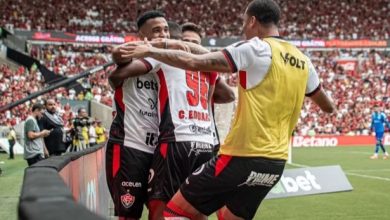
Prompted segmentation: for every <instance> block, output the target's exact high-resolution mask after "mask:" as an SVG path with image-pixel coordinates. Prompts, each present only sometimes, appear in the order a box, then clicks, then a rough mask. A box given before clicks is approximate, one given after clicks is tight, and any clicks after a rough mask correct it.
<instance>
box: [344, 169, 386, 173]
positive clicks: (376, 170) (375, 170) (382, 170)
mask: <svg viewBox="0 0 390 220" xmlns="http://www.w3.org/2000/svg"><path fill="white" fill-rule="evenodd" d="M386 171H390V169H373V170H345V172H386Z"/></svg>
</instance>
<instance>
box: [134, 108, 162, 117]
mask: <svg viewBox="0 0 390 220" xmlns="http://www.w3.org/2000/svg"><path fill="white" fill-rule="evenodd" d="M139 114H140V115H142V116H146V117H149V118H157V117H158V115H157V112H150V111H144V110H142V109H140V110H139Z"/></svg>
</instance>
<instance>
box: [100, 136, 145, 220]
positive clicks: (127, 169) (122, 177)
mask: <svg viewBox="0 0 390 220" xmlns="http://www.w3.org/2000/svg"><path fill="white" fill-rule="evenodd" d="M152 158H153V155H152V154H150V153H146V152H143V151H140V150H137V149H134V148H130V147H124V146H123V145H120V144H115V143H112V142H107V150H106V175H107V176H106V177H107V183H108V188H109V191H110V194H111V197H112V200H113V202H114V208H115V216H121V217H128V218H140V217H141V215H142V210H143V206H144V204H145V202H146V201H147V186H148V174H149V169H150V165H151V163H152Z"/></svg>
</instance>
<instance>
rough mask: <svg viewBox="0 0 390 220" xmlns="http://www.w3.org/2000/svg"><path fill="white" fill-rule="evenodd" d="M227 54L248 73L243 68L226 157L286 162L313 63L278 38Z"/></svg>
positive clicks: (255, 40)
mask: <svg viewBox="0 0 390 220" xmlns="http://www.w3.org/2000/svg"><path fill="white" fill-rule="evenodd" d="M240 47H242V48H243V49H242V50H246V51H241V52H240V51H239V50H240V49H237V48H240ZM245 47H247V48H245ZM248 50H251V51H249V52H247V51H248ZM224 52H225V55H226V56H227V57H233V58H231V63H235V65H238V66H244V68H243V69H238V70H239V101H238V108H237V111H236V115H235V119H234V122H233V126H232V129H231V131H230V133H229V134H228V136H227V138H226V140H225V144H224V145H223V147H222V148H221V154H227V155H233V156H259V157H268V158H274V159H287V152H288V143H289V140H290V138H291V134H292V132H293V129H294V128H295V125H296V123H297V121H298V118H299V115H300V111H301V107H302V104H303V100H304V97H305V92H306V88H307V82H308V77H309V70H308V69H309V67H308V64H309V60H308V58H307V57H306V56H305V55H304V54H303V53H302V52H301V51H299V50H298V49H297V48H296V47H295V46H293V45H291V44H289V43H288V42H286V41H283V40H280V39H276V38H266V39H264V40H260V39H258V38H253V39H251V40H249V41H246V42H242V43H241V44H237V45H233V47H231V48H227V49H226V50H225V51H224ZM251 59H254V60H255V61H253V60H251ZM251 61H252V64H250V65H246V64H245V63H246V62H247V63H249V62H251ZM239 62H243V63H244V64H243V63H239ZM238 68H239V67H238ZM317 86H318V85H317Z"/></svg>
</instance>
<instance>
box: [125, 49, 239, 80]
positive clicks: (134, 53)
mask: <svg viewBox="0 0 390 220" xmlns="http://www.w3.org/2000/svg"><path fill="white" fill-rule="evenodd" d="M128 48H129V52H128V53H127V54H126V55H124V56H123V57H126V58H143V57H151V58H154V59H156V60H159V61H161V62H163V63H166V64H168V65H171V66H174V67H177V68H181V69H187V70H193V71H206V72H212V71H216V72H225V73H232V72H233V69H232V68H231V67H230V66H229V63H228V61H227V60H226V58H225V56H224V54H223V53H222V52H220V51H218V52H211V53H207V54H202V55H194V54H191V53H188V52H184V51H179V50H165V49H159V48H155V47H152V46H151V45H140V46H135V47H128Z"/></svg>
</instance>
